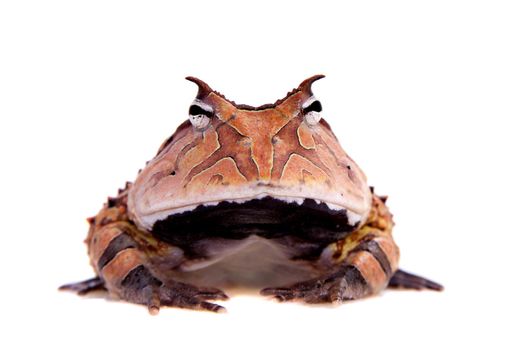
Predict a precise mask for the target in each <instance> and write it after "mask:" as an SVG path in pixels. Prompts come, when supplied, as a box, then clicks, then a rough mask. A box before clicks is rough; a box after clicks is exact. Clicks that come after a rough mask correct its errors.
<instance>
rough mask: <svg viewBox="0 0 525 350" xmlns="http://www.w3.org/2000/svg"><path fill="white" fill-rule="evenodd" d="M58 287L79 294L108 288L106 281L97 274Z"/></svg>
mask: <svg viewBox="0 0 525 350" xmlns="http://www.w3.org/2000/svg"><path fill="white" fill-rule="evenodd" d="M58 289H59V290H67V291H71V292H75V293H77V294H78V295H85V294H88V293H90V292H94V291H99V290H106V287H105V286H104V281H103V280H102V279H101V278H100V277H98V276H97V277H93V278H90V279H87V280H85V281H81V282H75V283H69V284H64V285H62V286H60V287H58Z"/></svg>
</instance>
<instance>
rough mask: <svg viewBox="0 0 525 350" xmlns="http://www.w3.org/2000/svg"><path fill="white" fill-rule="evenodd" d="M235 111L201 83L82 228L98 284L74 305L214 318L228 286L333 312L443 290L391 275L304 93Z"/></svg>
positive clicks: (375, 206)
mask: <svg viewBox="0 0 525 350" xmlns="http://www.w3.org/2000/svg"><path fill="white" fill-rule="evenodd" d="M323 77H324V75H314V76H312V77H310V78H307V79H305V80H304V81H303V82H302V83H300V84H299V86H298V87H297V88H295V89H293V90H292V91H290V92H289V93H288V94H287V95H286V96H285V97H284V98H282V99H280V100H277V101H276V102H274V103H272V104H265V105H262V106H258V107H253V106H249V105H245V104H237V103H235V102H234V101H231V100H228V99H227V98H226V97H225V96H224V95H222V94H221V93H219V92H217V91H215V90H213V89H212V88H211V87H210V86H209V85H208V84H207V83H205V82H204V81H202V80H200V79H198V78H195V77H187V78H186V79H187V80H189V81H190V82H192V83H195V84H196V86H197V88H198V91H197V94H196V97H195V99H194V100H193V102H191V104H190V106H189V112H188V118H187V119H186V120H185V121H184V122H183V123H182V124H181V125H179V126H178V128H176V130H175V132H174V133H173V134H172V135H171V136H170V137H169V138H168V139H166V140H165V141H164V142H163V143H162V145H161V146H160V148H159V149H158V152H157V153H156V155H155V157H154V158H153V159H152V160H150V161H149V162H147V163H146V165H145V167H144V168H143V169H142V170H140V171H139V173H138V175H137V178H136V180H135V181H134V182H127V183H126V185H125V186H124V187H123V188H122V189H119V191H118V194H117V195H116V196H114V197H108V199H107V201H106V202H105V204H104V205H103V207H102V209H101V210H100V211H99V212H98V214H96V215H95V216H93V217H90V218H89V219H88V223H89V230H88V235H87V238H86V240H85V243H86V244H87V248H88V249H87V250H88V255H89V258H90V263H91V265H92V267H93V269H94V271H95V274H96V277H94V278H91V279H88V280H85V281H81V282H78V283H71V284H66V285H64V286H61V287H60V289H61V290H70V291H74V292H76V293H78V294H80V295H84V294H87V293H89V292H92V291H96V290H106V291H107V292H109V295H110V296H111V297H112V298H115V299H120V300H124V301H127V302H131V303H136V304H142V305H145V306H146V307H147V308H148V310H149V311H150V313H152V314H156V313H158V312H159V310H160V308H161V307H178V308H186V309H196V310H208V311H213V312H221V311H224V310H225V308H224V307H223V306H221V305H220V304H219V301H221V300H226V299H228V295H227V294H226V293H225V292H224V290H226V289H228V288H233V287H235V286H242V287H248V288H252V289H253V288H255V289H256V290H260V294H262V295H263V296H267V297H270V298H274V299H275V300H278V301H302V302H304V303H313V304H319V303H321V304H329V305H330V304H341V303H343V302H345V301H347V300H356V299H361V298H365V297H368V296H372V295H376V294H379V293H380V292H381V291H382V290H384V289H385V288H404V289H415V290H421V289H428V290H436V291H440V290H442V289H443V287H442V285H440V284H438V283H436V282H433V281H431V280H429V279H426V278H423V277H420V276H417V275H414V274H412V273H409V272H406V271H404V270H401V269H399V268H398V264H399V256H400V255H399V248H398V246H397V245H396V243H395V242H394V240H393V236H392V229H393V226H394V221H393V215H392V214H391V212H390V210H389V208H388V207H387V205H386V201H387V197H386V196H380V195H378V194H376V193H374V189H373V187H370V186H369V185H368V184H367V178H366V176H365V174H364V172H363V171H362V170H361V169H360V168H359V166H358V165H357V164H356V163H355V161H354V160H353V159H352V158H350V157H349V156H348V155H347V153H346V152H345V151H344V150H343V148H342V146H341V144H340V142H339V141H338V139H337V137H336V136H335V133H334V131H333V130H332V129H331V127H330V125H329V124H328V122H327V121H326V120H325V119H324V118H323V117H322V104H321V102H320V100H319V99H318V98H317V97H316V96H315V95H314V93H313V91H312V84H313V83H314V82H315V81H317V80H319V79H321V78H323Z"/></svg>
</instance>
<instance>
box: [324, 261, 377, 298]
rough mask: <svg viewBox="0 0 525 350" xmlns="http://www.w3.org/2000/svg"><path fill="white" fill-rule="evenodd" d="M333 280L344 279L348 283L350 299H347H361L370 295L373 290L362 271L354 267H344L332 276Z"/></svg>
mask: <svg viewBox="0 0 525 350" xmlns="http://www.w3.org/2000/svg"><path fill="white" fill-rule="evenodd" d="M331 277H332V278H341V277H343V278H344V279H345V280H346V282H347V283H348V292H350V293H349V294H350V297H349V298H348V297H347V298H345V299H359V298H361V297H363V296H365V295H368V294H370V292H371V289H370V286H369V285H368V282H367V281H366V279H365V278H364V277H363V275H362V274H361V271H359V269H358V268H357V267H355V266H353V265H349V266H343V267H341V268H340V270H339V271H338V272H336V273H335V274H334V275H332V276H331Z"/></svg>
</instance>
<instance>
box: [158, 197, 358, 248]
mask: <svg viewBox="0 0 525 350" xmlns="http://www.w3.org/2000/svg"><path fill="white" fill-rule="evenodd" d="M182 209H184V210H182ZM359 223H360V222H359V220H358V221H356V222H354V223H353V224H350V223H349V220H348V216H347V210H346V209H345V208H343V207H340V206H334V205H328V204H327V203H324V202H322V201H319V200H314V199H311V198H304V199H302V200H299V199H293V200H290V199H287V200H282V199H279V198H274V197H270V196H264V197H260V198H251V199H248V200H242V201H239V200H225V201H221V202H218V203H206V205H204V204H200V205H198V206H197V207H195V208H193V209H186V208H179V210H175V211H171V213H170V214H169V215H167V216H165V217H164V218H162V219H159V220H157V221H156V222H155V223H154V224H153V226H152V229H151V232H152V234H153V235H154V236H155V237H156V238H158V239H160V240H162V241H164V242H167V243H170V244H173V245H177V246H180V247H183V248H188V247H185V245H187V244H189V243H191V242H195V241H200V240H202V239H209V238H223V239H236V240H239V239H245V238H248V237H250V236H254V235H255V236H260V237H263V238H266V239H278V238H282V237H284V236H292V237H297V238H299V239H301V240H305V241H308V242H315V243H322V244H328V243H330V242H332V241H334V240H337V239H340V238H342V237H344V236H346V235H348V232H351V231H353V230H354V229H355V228H356V227H357V226H358V225H359ZM189 249H190V250H191V247H189ZM186 250H187V249H185V251H186Z"/></svg>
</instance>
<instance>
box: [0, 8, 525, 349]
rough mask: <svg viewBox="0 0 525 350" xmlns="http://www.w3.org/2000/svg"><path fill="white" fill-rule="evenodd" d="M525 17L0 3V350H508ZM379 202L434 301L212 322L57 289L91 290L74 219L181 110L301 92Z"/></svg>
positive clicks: (245, 312)
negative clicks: (85, 283)
mask: <svg viewBox="0 0 525 350" xmlns="http://www.w3.org/2000/svg"><path fill="white" fill-rule="evenodd" d="M524 18H525V11H524V6H523V3H522V2H519V1H515V2H512V1H457V0H456V1H443V0H442V1H433V2H425V1H384V2H380V1H359V2H347V4H346V5H345V6H342V5H336V4H334V3H332V2H330V1H318V2H309V1H301V2H296V3H291V2H290V3H288V2H287V3H284V1H265V2H261V3H256V4H255V3H254V4H250V3H248V2H244V3H240V4H233V3H229V2H224V1H221V2H220V1H214V2H213V1H204V0H199V1H195V2H193V4H190V3H189V2H181V3H176V2H158V1H151V2H144V3H140V2H136V1H122V2H115V1H86V2H72V1H63V2H59V1H47V2H44V1H36V2H33V3H31V2H27V1H3V2H1V4H0V50H1V51H0V120H1V125H0V150H1V163H0V164H1V172H0V177H1V182H0V185H1V200H0V205H1V211H0V218H1V219H2V220H1V228H2V229H1V235H2V241H1V242H2V243H1V246H0V247H1V248H0V249H1V254H0V259H1V267H2V269H1V271H2V272H1V281H2V282H1V286H2V287H1V289H0V293H1V295H0V302H1V307H0V320H1V321H2V324H3V325H2V327H1V329H2V331H1V336H0V348H2V349H18V348H27V346H33V347H39V348H42V347H46V348H48V347H54V348H58V349H62V348H63V349H94V348H97V349H101V348H103V349H111V348H114V349H116V348H119V349H127V348H144V349H145V348H146V347H147V348H148V349H159V348H173V349H188V348H200V347H202V348H204V347H208V348H210V349H211V348H218V349H223V348H236V347H241V346H242V347H243V348H245V349H252V348H253V349H258V348H261V349H262V348H264V349H272V348H274V349H275V348H289V349H292V348H293V349H295V348H323V349H324V348H326V349H335V348H342V349H354V348H355V349H358V348H361V349H362V348H367V349H368V348H379V347H386V346H388V347H391V348H394V349H395V348H400V349H412V348H414V349H415V348H417V349H425V350H427V349H444V348H445V349H448V348H452V347H454V348H456V347H468V348H474V347H475V346H476V347H479V346H485V347H487V348H498V349H518V348H521V349H523V348H524V346H525V344H524V340H523V324H524V321H523V314H524V312H525V309H524V302H523V293H524V291H525V290H524V289H525V288H524V282H523V267H524V263H523V259H522V256H523V244H524V243H525V240H524V235H525V232H524V228H523V227H524V218H525V216H524V213H523V211H524V204H523V203H524V200H525V191H524V185H523V179H524V178H525V171H524V156H523V153H524V149H525V147H524V146H525V142H524V132H525V128H524V127H523V125H522V121H523V119H524V118H525V99H524V97H525V68H524V67H525V20H524ZM317 73H323V74H326V75H327V78H326V79H324V80H321V81H319V82H317V83H315V86H314V91H315V93H316V95H317V96H318V97H319V98H320V99H321V101H322V103H323V106H324V112H323V116H324V117H325V118H326V119H327V120H328V121H329V123H331V125H332V127H333V129H334V130H335V132H336V134H337V135H338V136H339V138H340V141H341V143H342V144H343V146H344V148H345V149H346V150H347V152H348V153H349V154H350V155H351V156H352V157H353V158H354V159H355V160H356V161H357V162H358V164H360V166H361V167H362V168H363V169H364V170H365V172H366V173H367V175H368V178H369V182H370V184H371V185H374V186H375V187H376V190H377V192H379V193H381V194H388V195H389V196H390V199H389V204H390V207H391V210H392V211H393V212H394V214H395V220H396V223H397V226H396V228H395V238H396V241H397V242H398V244H399V246H400V247H401V252H402V259H401V265H402V267H404V268H405V269H407V270H409V271H413V272H417V273H420V274H423V275H425V276H428V277H431V278H433V279H435V280H437V281H439V282H441V283H443V284H444V285H445V287H446V290H445V291H444V292H443V293H434V292H399V291H386V292H384V293H383V294H382V295H381V296H378V297H373V298H369V299H367V300H363V301H358V302H352V303H347V304H345V305H343V306H341V307H338V308H332V307H325V306H322V307H310V306H304V305H301V304H279V303H276V302H273V301H270V300H267V299H265V298H262V297H259V296H257V295H246V294H240V295H234V297H233V298H232V299H231V300H230V301H228V302H224V303H223V305H225V306H226V307H227V308H228V310H229V312H228V313H227V314H225V315H215V314H209V313H204V312H194V311H183V310H178V309H162V310H161V312H160V315H159V316H157V317H152V316H150V315H149V314H148V313H147V311H146V310H145V309H144V308H143V307H140V306H135V305H130V304H126V303H120V302H109V301H107V300H105V299H104V298H100V297H93V298H79V297H77V296H75V295H73V294H69V293H59V292H57V291H56V287H57V286H58V285H60V284H62V283H65V282H70V281H76V280H80V279H84V278H88V277H91V276H92V274H93V272H92V270H91V268H90V267H89V263H88V258H87V254H86V249H85V246H84V245H83V243H82V241H83V239H84V237H85V234H86V230H87V224H86V222H85V218H86V217H88V216H91V215H93V214H95V213H96V212H97V211H98V210H99V208H100V206H101V205H102V203H103V202H104V201H105V198H106V196H108V195H114V194H115V193H116V190H117V188H118V187H120V186H122V185H123V184H124V182H125V181H126V180H133V179H134V177H135V175H136V172H137V170H138V169H139V168H140V167H142V166H143V165H144V163H145V161H146V160H148V159H150V158H151V157H152V156H153V155H154V154H155V152H156V149H157V147H158V146H159V145H160V143H161V142H162V141H163V140H164V138H166V137H167V136H169V135H170V134H171V133H172V132H173V130H174V129H175V128H176V127H177V125H178V124H180V123H181V122H182V121H183V120H184V119H185V118H186V113H187V109H188V105H189V103H190V102H191V101H192V99H193V97H194V96H195V93H196V88H195V86H194V85H193V84H191V83H189V82H187V81H185V80H184V79H183V78H184V77H185V76H186V75H195V76H197V77H200V78H202V79H204V80H205V81H207V82H208V83H209V84H210V85H211V86H212V87H213V88H214V89H217V90H219V91H221V92H223V93H224V94H226V96H227V97H229V98H231V99H233V100H235V101H237V102H239V103H247V104H252V105H259V104H263V103H268V102H273V101H275V100H276V99H278V98H281V97H283V96H284V95H285V94H286V92H287V91H289V90H291V89H292V88H294V87H296V86H297V85H298V84H299V83H300V82H301V81H302V80H303V79H304V78H306V77H308V76H310V75H313V74H317Z"/></svg>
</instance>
